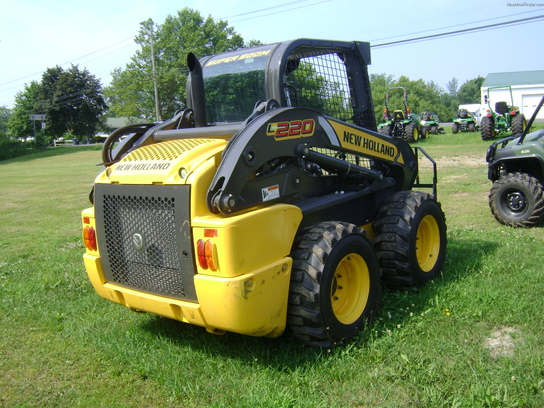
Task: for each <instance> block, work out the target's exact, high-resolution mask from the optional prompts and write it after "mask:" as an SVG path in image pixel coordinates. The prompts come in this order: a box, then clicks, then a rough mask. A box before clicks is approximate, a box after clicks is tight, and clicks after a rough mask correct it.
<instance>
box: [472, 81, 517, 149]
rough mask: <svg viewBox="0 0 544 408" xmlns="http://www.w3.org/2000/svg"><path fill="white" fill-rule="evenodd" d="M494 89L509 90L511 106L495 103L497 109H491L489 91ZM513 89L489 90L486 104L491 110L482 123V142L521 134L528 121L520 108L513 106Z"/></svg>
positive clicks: (505, 103) (508, 87) (502, 102)
mask: <svg viewBox="0 0 544 408" xmlns="http://www.w3.org/2000/svg"><path fill="white" fill-rule="evenodd" d="M493 89H508V90H509V91H510V105H509V104H508V102H505V101H501V102H497V103H495V109H494V110H493V109H492V108H491V98H490V94H489V91H491V90H493ZM513 100H514V99H513V97H512V87H510V86H492V87H490V88H488V89H487V94H486V95H485V102H486V103H487V105H488V107H489V109H488V110H487V115H486V116H483V117H482V120H481V122H480V131H481V133H482V140H490V139H493V138H494V137H495V136H497V135H501V134H503V133H506V132H509V131H512V135H513V136H515V135H518V134H520V133H521V132H522V131H523V129H524V128H525V125H526V124H527V121H526V120H525V116H524V115H523V114H522V113H521V112H520V110H519V107H517V106H513Z"/></svg>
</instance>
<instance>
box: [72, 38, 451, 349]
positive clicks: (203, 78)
mask: <svg viewBox="0 0 544 408" xmlns="http://www.w3.org/2000/svg"><path fill="white" fill-rule="evenodd" d="M187 62H188V67H189V70H190V75H189V78H188V82H187V95H188V97H187V106H188V107H187V109H185V110H183V111H181V112H179V113H178V114H176V115H175V116H174V117H173V118H172V119H170V120H167V121H165V122H163V123H159V124H153V123H150V124H140V125H133V126H128V127H126V128H122V129H118V130H117V131H115V132H113V133H112V134H111V135H110V136H109V138H108V140H107V141H106V142H105V144H104V147H103V151H102V155H103V162H104V163H103V169H102V171H101V172H100V173H99V175H98V176H97V178H96V180H95V183H94V185H93V188H92V191H91V194H90V199H91V202H92V204H93V207H91V208H88V209H86V210H84V211H83V213H82V219H83V239H84V242H85V246H86V253H85V255H84V263H85V266H86V270H87V273H88V276H89V278H90V280H91V282H92V284H93V286H94V288H95V289H96V291H97V292H98V294H99V295H100V296H102V297H104V298H106V299H109V300H110V301H112V302H115V303H119V304H121V305H124V306H127V307H129V308H130V309H132V310H135V311H140V312H149V313H154V314H157V315H161V316H165V317H168V318H172V319H175V320H179V321H182V322H186V323H190V324H194V325H199V326H202V327H204V328H205V329H206V330H207V331H208V332H211V333H218V334H219V333H224V332H235V333H241V334H245V335H251V336H269V337H277V336H280V335H281V334H282V333H283V332H284V330H285V329H286V328H287V329H288V331H289V332H290V333H291V335H293V336H294V337H296V338H298V339H300V340H302V341H304V342H306V343H307V344H309V345H311V346H316V347H332V346H334V345H335V344H337V343H339V342H341V341H343V340H349V339H351V338H353V337H354V336H356V335H357V333H358V332H359V331H360V330H361V329H362V328H363V327H364V324H365V322H366V321H367V320H368V319H370V318H371V317H372V316H373V315H374V314H375V312H376V309H377V307H378V301H379V299H380V294H381V283H382V281H387V282H390V283H391V284H394V285H408V286H411V285H420V284H424V283H425V282H427V281H429V280H431V279H434V278H436V277H437V276H438V275H439V274H440V273H441V270H442V267H443V264H444V259H445V250H446V224H445V217H444V214H443V212H442V210H441V206H440V204H439V203H438V201H437V200H436V165H435V164H434V162H432V159H431V158H430V157H429V156H427V155H426V154H425V152H423V151H422V150H421V149H419V150H417V149H412V148H411V147H410V146H409V144H408V143H407V142H405V141H403V140H400V139H395V138H392V137H389V136H384V135H380V134H379V133H378V132H377V131H376V122H375V118H374V110H373V106H372V99H371V92H370V83H369V76H368V71H367V65H368V64H369V63H370V46H369V44H368V43H364V42H338V41H323V40H310V39H299V40H293V41H288V42H282V43H277V44H271V45H263V46H259V47H255V48H251V49H243V50H238V51H232V52H228V53H224V54H221V55H215V56H209V57H204V58H202V59H200V61H199V60H198V59H197V58H196V57H195V56H194V55H193V54H189V56H188V58H187ZM424 156H425V157H427V158H428V160H430V161H431V163H432V165H431V166H428V167H429V168H430V169H431V170H430V173H431V176H432V178H433V180H432V182H431V183H427V184H425V183H423V182H421V183H420V178H419V172H418V163H419V160H420V159H422V160H426V159H424ZM414 187H421V188H425V189H429V190H432V191H431V192H417V191H413V190H412V189H413V188H414Z"/></svg>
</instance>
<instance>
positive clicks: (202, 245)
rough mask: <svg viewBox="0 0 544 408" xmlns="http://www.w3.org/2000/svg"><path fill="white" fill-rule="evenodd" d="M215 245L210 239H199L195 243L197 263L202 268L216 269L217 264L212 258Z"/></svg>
mask: <svg viewBox="0 0 544 408" xmlns="http://www.w3.org/2000/svg"><path fill="white" fill-rule="evenodd" d="M214 250H215V245H214V243H213V242H212V241H211V240H207V241H204V240H203V239H199V240H198V241H197V243H196V253H197V258H198V264H199V265H200V267H201V268H202V269H210V270H212V271H216V270H217V265H216V264H215V260H214Z"/></svg>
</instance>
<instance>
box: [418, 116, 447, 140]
mask: <svg viewBox="0 0 544 408" xmlns="http://www.w3.org/2000/svg"><path fill="white" fill-rule="evenodd" d="M420 117H421V138H422V139H427V137H429V133H432V134H434V135H436V134H438V133H444V129H443V128H441V127H440V118H439V117H438V115H437V114H436V113H434V112H431V111H423V112H421V115H420Z"/></svg>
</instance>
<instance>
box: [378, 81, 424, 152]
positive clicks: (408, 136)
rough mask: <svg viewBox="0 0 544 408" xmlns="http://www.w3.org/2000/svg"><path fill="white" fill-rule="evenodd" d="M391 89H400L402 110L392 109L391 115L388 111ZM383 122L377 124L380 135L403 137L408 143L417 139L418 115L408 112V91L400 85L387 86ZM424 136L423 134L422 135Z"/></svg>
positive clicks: (419, 132)
mask: <svg viewBox="0 0 544 408" xmlns="http://www.w3.org/2000/svg"><path fill="white" fill-rule="evenodd" d="M392 89H402V90H403V92H404V95H403V100H402V101H403V104H404V110H401V109H398V110H395V111H393V115H391V113H390V112H389V92H390V91H391V90H392ZM383 120H384V121H383V122H381V123H379V124H378V131H379V132H380V133H381V134H382V135H387V136H392V137H394V138H396V139H403V140H405V141H407V142H409V143H411V142H415V141H416V140H418V139H419V137H420V134H421V121H420V116H419V115H418V114H415V113H411V112H410V107H409V106H408V93H407V92H406V89H405V88H404V87H402V86H395V87H393V88H389V89H388V90H387V93H386V94H385V108H384V110H383ZM422 136H425V135H422Z"/></svg>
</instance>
